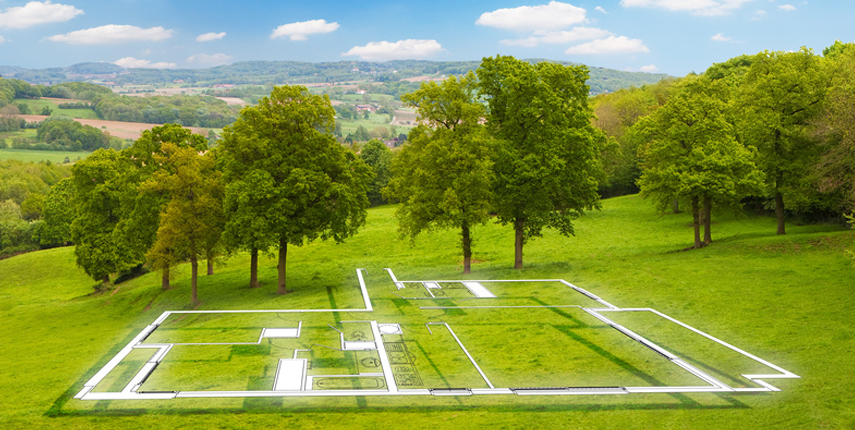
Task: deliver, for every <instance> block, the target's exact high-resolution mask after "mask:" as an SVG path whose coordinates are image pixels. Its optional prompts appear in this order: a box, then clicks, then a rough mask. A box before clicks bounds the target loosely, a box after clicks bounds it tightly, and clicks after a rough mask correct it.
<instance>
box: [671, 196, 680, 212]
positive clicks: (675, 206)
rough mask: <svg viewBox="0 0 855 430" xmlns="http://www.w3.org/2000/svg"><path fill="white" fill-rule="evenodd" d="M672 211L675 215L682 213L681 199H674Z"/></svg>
mask: <svg viewBox="0 0 855 430" xmlns="http://www.w3.org/2000/svg"><path fill="white" fill-rule="evenodd" d="M671 211H672V212H673V213H675V214H678V213H680V199H678V198H676V197H674V200H673V201H671Z"/></svg>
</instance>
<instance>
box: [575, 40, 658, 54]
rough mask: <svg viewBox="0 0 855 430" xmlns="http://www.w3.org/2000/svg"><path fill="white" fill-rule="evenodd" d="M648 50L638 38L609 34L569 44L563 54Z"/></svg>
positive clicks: (621, 52)
mask: <svg viewBox="0 0 855 430" xmlns="http://www.w3.org/2000/svg"><path fill="white" fill-rule="evenodd" d="M636 52H650V49H648V48H647V47H646V46H644V42H642V41H641V40H640V39H630V38H628V37H626V36H609V37H607V38H605V39H597V40H594V41H591V42H588V43H583V44H581V45H576V46H571V47H570V48H568V49H567V50H566V51H564V53H565V54H568V55H570V54H582V55H585V54H630V53H636Z"/></svg>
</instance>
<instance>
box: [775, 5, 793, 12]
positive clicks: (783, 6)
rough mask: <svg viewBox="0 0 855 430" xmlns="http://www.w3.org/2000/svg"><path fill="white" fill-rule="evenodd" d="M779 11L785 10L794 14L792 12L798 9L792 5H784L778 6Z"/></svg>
mask: <svg viewBox="0 0 855 430" xmlns="http://www.w3.org/2000/svg"><path fill="white" fill-rule="evenodd" d="M778 9H781V10H785V11H787V12H792V11H794V10H796V7H795V6H793V5H791V4H782V5H780V6H778Z"/></svg>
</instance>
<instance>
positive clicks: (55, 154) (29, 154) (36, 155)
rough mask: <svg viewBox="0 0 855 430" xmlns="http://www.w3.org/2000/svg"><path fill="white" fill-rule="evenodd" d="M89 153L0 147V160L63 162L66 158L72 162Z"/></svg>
mask: <svg viewBox="0 0 855 430" xmlns="http://www.w3.org/2000/svg"><path fill="white" fill-rule="evenodd" d="M89 154H90V152H86V151H36V150H32V149H11V148H3V149H0V160H21V161H31V162H35V163H38V162H41V161H50V162H51V163H63V162H65V159H66V158H68V161H70V162H75V161H77V160H82V159H84V158H86V157H87V156H88V155H89Z"/></svg>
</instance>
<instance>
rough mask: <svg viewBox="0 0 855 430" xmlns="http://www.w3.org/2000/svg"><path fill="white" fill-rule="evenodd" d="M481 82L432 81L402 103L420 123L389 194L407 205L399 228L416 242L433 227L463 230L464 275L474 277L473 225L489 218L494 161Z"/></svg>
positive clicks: (395, 171)
mask: <svg viewBox="0 0 855 430" xmlns="http://www.w3.org/2000/svg"><path fill="white" fill-rule="evenodd" d="M477 85H478V84H477V80H476V77H475V75H474V74H473V73H470V74H468V75H466V76H464V77H462V78H460V79H459V80H458V79H457V78H455V77H453V76H452V77H449V78H448V79H446V80H444V81H442V83H439V84H438V83H436V82H428V83H424V84H422V86H421V87H420V88H419V89H418V90H417V91H415V92H413V93H410V94H406V95H404V96H402V97H401V99H402V100H403V101H404V102H405V103H406V104H408V105H409V106H412V107H415V108H416V109H417V112H418V120H419V123H420V124H419V125H418V126H417V127H416V128H414V129H413V130H412V131H411V132H410V140H409V143H408V144H407V145H404V146H403V147H402V148H401V151H400V153H399V154H398V156H397V157H396V158H395V161H394V162H393V164H392V166H393V168H392V172H393V178H392V180H391V181H390V183H389V186H388V188H387V191H386V192H387V194H388V195H389V196H391V197H393V198H395V199H398V200H400V201H401V205H400V206H399V207H398V212H397V217H398V222H399V224H398V225H399V230H400V231H401V232H402V233H403V234H405V235H408V236H410V237H411V238H415V237H416V236H417V235H418V234H419V233H421V232H422V231H424V230H430V229H431V228H455V229H460V235H461V239H462V240H461V245H462V248H463V273H470V271H471V260H472V232H471V230H472V227H473V226H475V225H478V224H483V223H485V222H486V221H487V220H488V219H489V213H488V210H489V208H490V202H491V199H492V189H491V188H492V182H493V181H492V179H493V173H492V162H491V160H490V148H489V147H488V135H487V133H486V129H485V127H484V125H482V124H481V118H482V117H483V115H484V107H483V105H482V104H480V103H479V102H478V101H477V100H476V97H477Z"/></svg>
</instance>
